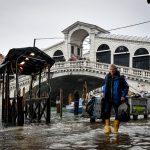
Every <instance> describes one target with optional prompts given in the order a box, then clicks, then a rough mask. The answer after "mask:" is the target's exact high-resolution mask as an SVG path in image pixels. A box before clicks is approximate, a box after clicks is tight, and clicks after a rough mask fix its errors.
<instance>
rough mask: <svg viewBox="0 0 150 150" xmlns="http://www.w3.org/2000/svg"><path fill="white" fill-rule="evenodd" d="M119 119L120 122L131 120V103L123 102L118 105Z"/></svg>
mask: <svg viewBox="0 0 150 150" xmlns="http://www.w3.org/2000/svg"><path fill="white" fill-rule="evenodd" d="M118 120H119V121H120V122H128V121H129V120H130V105H129V104H128V103H127V102H123V103H122V104H121V105H120V106H119V107H118Z"/></svg>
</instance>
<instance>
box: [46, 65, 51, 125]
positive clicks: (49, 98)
mask: <svg viewBox="0 0 150 150" xmlns="http://www.w3.org/2000/svg"><path fill="white" fill-rule="evenodd" d="M48 86H49V87H50V89H49V90H50V91H49V96H48V99H47V112H46V114H47V117H46V123H50V121H51V85H50V65H48Z"/></svg>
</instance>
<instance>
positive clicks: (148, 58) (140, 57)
mask: <svg viewBox="0 0 150 150" xmlns="http://www.w3.org/2000/svg"><path fill="white" fill-rule="evenodd" d="M133 67H134V68H139V69H146V70H149V69H150V55H149V52H148V50H147V49H145V48H139V49H137V50H136V51H135V53H134V57H133Z"/></svg>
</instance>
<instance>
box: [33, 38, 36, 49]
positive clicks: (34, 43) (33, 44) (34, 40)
mask: <svg viewBox="0 0 150 150" xmlns="http://www.w3.org/2000/svg"><path fill="white" fill-rule="evenodd" d="M35 42H36V39H34V42H33V47H35Z"/></svg>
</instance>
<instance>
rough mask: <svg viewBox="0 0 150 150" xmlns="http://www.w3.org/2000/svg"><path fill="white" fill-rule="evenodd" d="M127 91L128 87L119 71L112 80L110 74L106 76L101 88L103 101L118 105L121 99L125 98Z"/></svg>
mask: <svg viewBox="0 0 150 150" xmlns="http://www.w3.org/2000/svg"><path fill="white" fill-rule="evenodd" d="M128 90H129V86H128V84H127V82H126V81H125V79H124V76H122V75H120V73H119V71H117V72H116V74H115V75H114V77H113V78H112V76H111V74H110V73H108V74H107V75H106V77H105V80H104V83H103V86H102V92H103V94H104V99H105V101H112V102H114V103H116V104H118V103H120V102H121V97H126V95H127V94H128Z"/></svg>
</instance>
